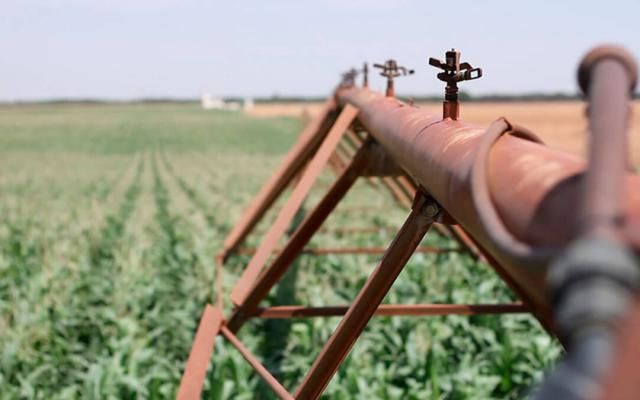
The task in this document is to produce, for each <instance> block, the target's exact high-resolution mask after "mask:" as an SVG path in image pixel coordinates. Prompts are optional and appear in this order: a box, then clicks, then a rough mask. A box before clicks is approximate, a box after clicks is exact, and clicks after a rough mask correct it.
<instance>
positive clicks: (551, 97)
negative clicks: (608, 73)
mask: <svg viewBox="0 0 640 400" xmlns="http://www.w3.org/2000/svg"><path fill="white" fill-rule="evenodd" d="M398 97H399V98H401V99H412V100H413V101H415V102H428V101H434V102H437V101H442V99H443V96H442V95H413V96H412V95H402V94H400V95H398ZM582 98H583V96H582V95H581V94H578V93H560V92H558V93H535V92H532V93H522V94H501V93H493V94H483V95H472V94H470V93H468V92H464V91H461V92H460V100H463V101H467V102H495V101H514V102H515V101H572V100H580V99H582ZM633 98H634V99H636V100H637V99H640V93H634V95H633ZM244 99H245V97H239V96H225V97H223V100H224V101H225V102H239V103H242V102H243V101H244ZM325 99H326V96H280V95H272V96H263V97H260V96H258V97H254V98H253V101H254V102H255V103H258V104H260V103H261V104H269V103H317V102H322V101H324V100H325ZM156 103H180V104H189V103H200V99H196V98H193V99H188V98H186V99H185V98H172V97H154V98H141V99H135V100H107V99H99V98H87V99H81V98H78V99H48V100H29V101H13V102H8V101H4V102H2V101H0V104H85V105H91V104H156Z"/></svg>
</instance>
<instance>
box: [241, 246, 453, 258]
mask: <svg viewBox="0 0 640 400" xmlns="http://www.w3.org/2000/svg"><path fill="white" fill-rule="evenodd" d="M386 250H387V248H386V247H380V246H377V247H308V248H305V249H302V250H301V251H300V254H309V255H314V256H319V255H327V254H365V255H366V254H384V252H385V251H386ZM281 251H282V249H280V248H276V249H274V250H273V252H274V254H277V253H280V252H281ZM456 251H458V252H459V251H460V248H459V247H434V246H420V247H418V248H416V250H415V252H416V253H421V254H439V253H451V252H456ZM255 253H256V249H255V248H253V247H244V248H240V249H238V250H236V254H238V255H253V254H255Z"/></svg>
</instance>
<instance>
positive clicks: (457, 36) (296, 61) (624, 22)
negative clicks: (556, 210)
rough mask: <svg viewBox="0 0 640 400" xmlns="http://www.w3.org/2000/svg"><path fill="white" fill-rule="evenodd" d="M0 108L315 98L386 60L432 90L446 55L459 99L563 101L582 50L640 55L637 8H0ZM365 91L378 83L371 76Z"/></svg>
mask: <svg viewBox="0 0 640 400" xmlns="http://www.w3.org/2000/svg"><path fill="white" fill-rule="evenodd" d="M0 5H1V8H0V9H1V11H0V50H1V51H0V100H28V99H42V98H60V97H102V98H121V99H126V98H138V97H154V96H175V97H197V96H199V95H200V94H201V93H202V92H204V91H208V92H211V93H212V94H215V95H242V96H244V95H271V94H280V95H326V94H327V93H328V92H329V91H330V90H331V88H332V87H333V86H334V85H335V84H336V83H337V81H338V78H339V73H340V72H342V71H343V70H345V69H347V68H348V67H351V66H359V65H360V64H361V63H362V61H364V60H368V61H384V60H385V59H387V58H389V57H393V58H396V59H397V60H398V61H399V62H400V64H403V65H406V66H408V67H411V68H414V69H415V70H416V75H414V76H412V77H408V78H404V79H402V80H401V81H399V82H398V83H397V84H396V87H397V90H398V91H399V92H401V93H411V94H434V93H439V92H440V91H441V90H442V85H441V83H440V82H438V81H437V80H436V79H435V70H434V69H433V68H432V67H429V66H428V65H427V59H428V57H429V56H438V57H443V56H444V51H445V50H446V49H448V48H450V47H456V48H458V49H460V50H462V52H463V60H467V61H469V62H471V63H472V64H474V65H478V66H481V67H482V68H483V69H484V72H485V76H484V77H483V78H482V79H480V80H478V81H474V82H471V83H467V84H463V85H462V86H463V89H464V90H468V91H469V92H471V93H476V94H481V93H495V92H500V93H519V92H527V91H545V92H549V91H572V92H573V91H575V90H576V89H575V88H576V85H575V78H574V73H575V67H576V64H577V62H578V61H579V59H580V57H581V55H582V54H583V53H584V52H585V51H586V50H588V49H589V48H590V47H591V46H593V45H595V44H598V43H602V42H614V43H617V44H621V45H624V46H626V47H627V48H628V49H629V50H631V51H632V52H633V53H634V54H635V55H636V57H640V0H626V1H624V0H621V1H613V0H612V1H587V0H582V1H580V0H572V1H561V0H556V1H542V0H538V1H530V2H526V3H525V2H524V1H515V0H511V1H491V0H482V1H480V0H476V1H444V0H439V1H424V0H423V1H409V0H406V1H392V0H387V1H380V0H375V1H364V0H356V1H349V0H324V1H303V0H298V1H276V0H272V1H268V0H262V1H257V0H256V1H234V0H215V1H205V0H41V1H37V0H0ZM372 79H373V80H372V86H373V87H374V88H382V87H383V78H382V77H379V76H375V77H372Z"/></svg>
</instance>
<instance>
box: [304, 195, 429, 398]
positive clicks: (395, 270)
mask: <svg viewBox="0 0 640 400" xmlns="http://www.w3.org/2000/svg"><path fill="white" fill-rule="evenodd" d="M438 212H439V207H438V205H437V204H436V203H435V201H433V199H431V198H430V197H428V196H426V195H424V194H423V193H421V192H418V194H417V195H416V199H415V201H414V204H413V207H412V210H411V213H410V214H409V217H408V218H407V220H406V221H405V223H404V224H403V226H402V228H401V229H400V231H399V232H398V234H397V235H396V237H395V239H394V240H393V242H392V243H391V245H390V246H389V248H388V249H387V252H386V253H385V255H384V256H383V258H382V260H381V261H380V263H379V264H378V266H377V268H376V269H375V270H374V271H373V273H372V274H371V276H370V277H369V279H368V280H367V282H366V283H365V285H364V287H363V288H362V289H361V290H360V292H359V293H358V296H357V297H356V300H355V302H354V303H353V304H352V305H351V306H350V307H349V310H348V311H347V313H346V315H345V316H344V318H343V319H342V321H340V324H339V325H338V327H337V328H336V329H335V331H334V332H333V335H331V338H330V339H329V341H328V342H327V343H326V344H325V346H324V347H323V349H322V351H321V352H320V355H319V356H318V358H317V359H316V360H315V362H314V363H313V366H312V367H311V369H310V370H309V372H308V373H307V375H306V376H305V377H304V379H303V381H302V383H301V384H300V386H299V387H298V390H297V391H296V394H295V397H296V398H299V399H317V398H318V397H320V395H321V394H322V392H323V391H324V389H325V388H326V386H327V385H328V384H329V381H330V380H331V378H332V377H333V375H334V374H335V373H336V371H337V370H338V367H339V366H340V364H341V363H342V361H343V360H344V359H345V357H346V356H347V354H348V353H349V350H351V347H352V346H353V344H354V343H355V341H356V339H357V338H358V337H359V336H360V334H361V333H362V331H363V330H364V328H365V326H366V325H367V323H368V322H369V320H370V319H371V317H373V315H374V314H375V312H376V310H377V309H378V306H379V305H380V303H381V302H382V299H383V298H384V296H385V295H386V294H387V292H388V291H389V289H390V288H391V285H392V284H393V282H394V281H395V280H396V278H397V277H398V275H399V274H400V272H401V271H402V269H403V268H404V266H405V264H406V263H407V261H408V260H409V258H410V257H411V255H412V254H413V251H414V250H415V249H416V247H418V245H419V244H420V241H421V240H422V239H423V237H424V235H425V234H426V233H427V232H428V230H429V228H430V227H431V225H432V224H433V221H434V218H435V217H436V216H437V214H438Z"/></svg>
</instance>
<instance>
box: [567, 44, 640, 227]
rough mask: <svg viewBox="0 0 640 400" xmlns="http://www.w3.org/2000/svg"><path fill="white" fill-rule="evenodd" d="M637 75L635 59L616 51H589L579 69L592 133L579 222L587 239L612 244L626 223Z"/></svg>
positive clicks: (601, 48) (614, 48) (618, 49)
mask: <svg viewBox="0 0 640 400" xmlns="http://www.w3.org/2000/svg"><path fill="white" fill-rule="evenodd" d="M636 71H637V67H636V65H635V62H634V61H633V58H632V57H631V55H629V54H628V53H627V52H626V51H624V50H622V49H620V48H617V47H612V46H602V47H598V48H595V49H594V50H592V51H590V52H589V54H587V56H586V57H585V58H584V59H583V61H582V63H581V65H580V67H579V69H578V81H579V83H580V86H581V89H582V91H583V92H584V94H585V95H586V96H587V97H588V100H589V107H588V111H587V112H588V115H589V130H590V131H591V132H590V133H591V135H590V140H589V168H588V172H587V173H586V175H585V181H584V197H583V200H582V201H583V208H582V216H581V221H580V230H581V231H582V232H584V233H588V234H594V235H598V236H607V237H610V238H613V237H614V235H615V232H616V231H617V227H618V226H619V225H620V224H621V223H622V222H623V213H624V190H625V187H624V176H625V172H626V171H627V170H628V169H629V162H628V159H629V157H628V147H627V142H628V140H627V132H628V127H629V117H630V114H631V110H630V105H629V98H630V93H632V92H633V88H634V86H635V80H636V76H637V72H636Z"/></svg>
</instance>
